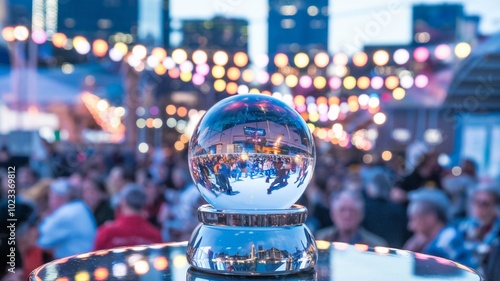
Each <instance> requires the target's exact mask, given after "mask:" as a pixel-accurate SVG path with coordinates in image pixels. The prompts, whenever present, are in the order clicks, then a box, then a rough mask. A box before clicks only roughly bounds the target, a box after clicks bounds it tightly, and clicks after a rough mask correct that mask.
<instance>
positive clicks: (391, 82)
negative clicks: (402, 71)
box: [385, 76, 399, 90]
mask: <svg viewBox="0 0 500 281" xmlns="http://www.w3.org/2000/svg"><path fill="white" fill-rule="evenodd" d="M397 86H399V78H398V77H396V76H388V77H386V78H385V87H386V88H387V89H389V90H394V89H395V88H396V87H397Z"/></svg>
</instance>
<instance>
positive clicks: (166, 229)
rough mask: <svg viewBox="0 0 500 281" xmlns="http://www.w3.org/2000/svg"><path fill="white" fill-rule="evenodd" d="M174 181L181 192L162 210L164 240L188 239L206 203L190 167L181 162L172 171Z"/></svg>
mask: <svg viewBox="0 0 500 281" xmlns="http://www.w3.org/2000/svg"><path fill="white" fill-rule="evenodd" d="M172 181H173V183H174V185H175V187H176V188H177V189H180V190H181V192H180V193H179V195H178V199H177V200H176V201H175V202H172V201H170V202H171V203H172V205H171V206H167V205H166V204H164V205H163V206H162V211H161V212H160V219H161V221H162V223H163V227H162V234H163V240H164V241H186V240H189V238H190V237H191V233H192V232H193V230H194V229H195V227H196V226H197V225H198V223H199V222H198V218H197V210H198V207H199V206H201V205H202V204H204V203H205V201H204V200H203V198H202V197H201V195H200V193H199V192H198V189H197V188H196V186H195V185H194V184H193V181H192V179H191V175H190V174H189V170H188V167H187V165H186V164H185V163H179V164H178V165H176V166H175V167H174V169H173V171H172Z"/></svg>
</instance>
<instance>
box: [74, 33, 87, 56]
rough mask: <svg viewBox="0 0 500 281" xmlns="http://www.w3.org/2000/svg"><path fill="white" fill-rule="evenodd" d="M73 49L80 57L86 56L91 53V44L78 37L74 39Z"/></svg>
mask: <svg viewBox="0 0 500 281" xmlns="http://www.w3.org/2000/svg"><path fill="white" fill-rule="evenodd" d="M73 47H75V50H76V52H77V53H79V54H80V55H85V54H88V53H89V52H90V43H89V41H87V39H85V37H83V36H76V37H75V38H73Z"/></svg>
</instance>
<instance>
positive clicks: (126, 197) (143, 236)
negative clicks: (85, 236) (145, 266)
mask: <svg viewBox="0 0 500 281" xmlns="http://www.w3.org/2000/svg"><path fill="white" fill-rule="evenodd" d="M119 197H120V200H119V205H118V208H119V209H120V212H119V213H120V215H119V216H118V217H117V218H116V220H114V221H110V222H107V223H105V224H103V225H102V226H100V227H99V229H98V230H97V235H96V238H95V244H94V250H103V249H110V248H115V247H123V246H134V245H143V244H153V243H160V242H161V241H162V239H161V233H160V230H159V229H157V228H156V227H155V226H153V225H152V224H151V223H150V222H148V220H147V219H146V218H145V209H144V208H145V206H146V194H145V193H144V189H143V188H142V187H141V186H139V185H137V184H134V183H131V184H127V185H126V186H125V187H124V188H123V190H122V191H121V192H120V194H119Z"/></svg>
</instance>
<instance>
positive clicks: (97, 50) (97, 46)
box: [92, 39, 108, 57]
mask: <svg viewBox="0 0 500 281" xmlns="http://www.w3.org/2000/svg"><path fill="white" fill-rule="evenodd" d="M107 52H108V43H107V42H106V41H104V40H102V39H96V40H94V42H93V43H92V53H93V54H94V55H95V56H96V57H103V56H105V55H106V54H107Z"/></svg>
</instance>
